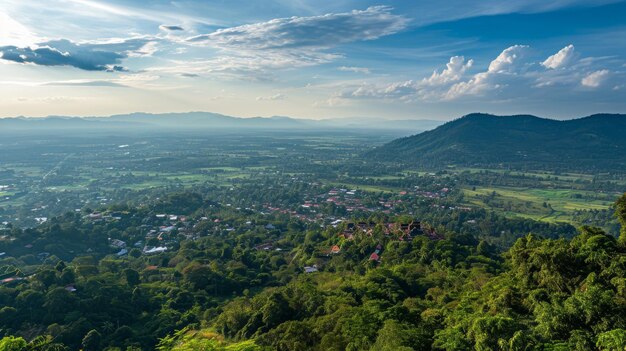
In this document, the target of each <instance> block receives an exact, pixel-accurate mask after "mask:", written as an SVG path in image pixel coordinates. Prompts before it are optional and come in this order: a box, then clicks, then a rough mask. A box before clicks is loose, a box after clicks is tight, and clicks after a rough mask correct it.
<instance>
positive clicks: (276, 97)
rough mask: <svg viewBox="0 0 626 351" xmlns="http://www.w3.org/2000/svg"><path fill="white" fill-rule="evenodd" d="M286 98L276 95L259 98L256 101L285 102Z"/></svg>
mask: <svg viewBox="0 0 626 351" xmlns="http://www.w3.org/2000/svg"><path fill="white" fill-rule="evenodd" d="M285 98H286V96H285V95H283V94H280V93H278V94H274V95H270V96H257V98H256V101H275V100H285Z"/></svg>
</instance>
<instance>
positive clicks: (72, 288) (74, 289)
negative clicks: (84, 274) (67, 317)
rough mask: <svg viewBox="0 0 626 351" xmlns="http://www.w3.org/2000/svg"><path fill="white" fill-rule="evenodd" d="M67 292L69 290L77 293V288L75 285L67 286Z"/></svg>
mask: <svg viewBox="0 0 626 351" xmlns="http://www.w3.org/2000/svg"><path fill="white" fill-rule="evenodd" d="M65 290H67V291H69V292H75V291H76V287H75V286H74V285H72V284H70V285H67V286H66V287H65Z"/></svg>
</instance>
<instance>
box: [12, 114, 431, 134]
mask: <svg viewBox="0 0 626 351" xmlns="http://www.w3.org/2000/svg"><path fill="white" fill-rule="evenodd" d="M441 123H443V122H442V121H434V120H385V119H374V118H345V119H340V118H337V119H324V120H312V119H297V118H291V117H282V116H274V117H252V118H240V117H233V116H226V115H221V114H217V113H210V112H187V113H163V114H150V113H132V114H125V115H114V116H110V117H65V116H49V117H44V118H26V117H15V118H0V133H1V132H38V131H39V132H54V131H59V130H64V131H91V132H98V131H102V132H110V131H135V130H136V131H159V130H166V131H211V130H224V129H232V130H242V129H243V130H246V129H249V130H261V129H263V130H311V129H318V130H329V129H357V130H368V129H369V130H378V129H384V130H389V131H399V132H401V131H405V132H406V131H413V132H415V131H424V130H428V129H432V128H435V127H436V126H438V125H440V124H441Z"/></svg>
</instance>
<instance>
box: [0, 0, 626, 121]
mask: <svg viewBox="0 0 626 351" xmlns="http://www.w3.org/2000/svg"><path fill="white" fill-rule="evenodd" d="M0 106H1V107H2V111H1V112H0V115H1V116H3V117H9V116H33V117H39V116H47V115H71V116H104V115H112V114H120V113H130V112H152V113H161V112H186V111H209V112H217V113H222V114H227V115H233V116H241V117H252V116H291V117H301V118H314V119H323V118H340V117H368V118H381V119H436V120H450V119H453V118H457V117H459V116H462V115H465V114H468V113H471V112H487V113H494V114H534V115H538V116H542V117H548V118H557V119H567V118H576V117H582V116H585V115H590V114H593V113H600V112H608V113H626V1H613V0H598V1H594V0H552V1H545V0H517V1H514V0H512V1H501V0H481V1H467V0H440V1H425V0H414V1H407V0H396V1H370V0H359V1H356V0H332V1H327V0H263V1H260V0H259V1H242V0H219V1H218V0H176V1H170V0H167V1H166V0H152V1H143V0H109V1H104V0H45V1H40V0H29V1H24V0H2V2H0Z"/></svg>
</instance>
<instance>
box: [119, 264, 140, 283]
mask: <svg viewBox="0 0 626 351" xmlns="http://www.w3.org/2000/svg"><path fill="white" fill-rule="evenodd" d="M123 273H124V278H126V283H127V284H128V285H130V286H136V285H139V283H140V282H141V281H140V279H139V272H137V271H136V270H134V269H131V268H126V269H124V271H123Z"/></svg>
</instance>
